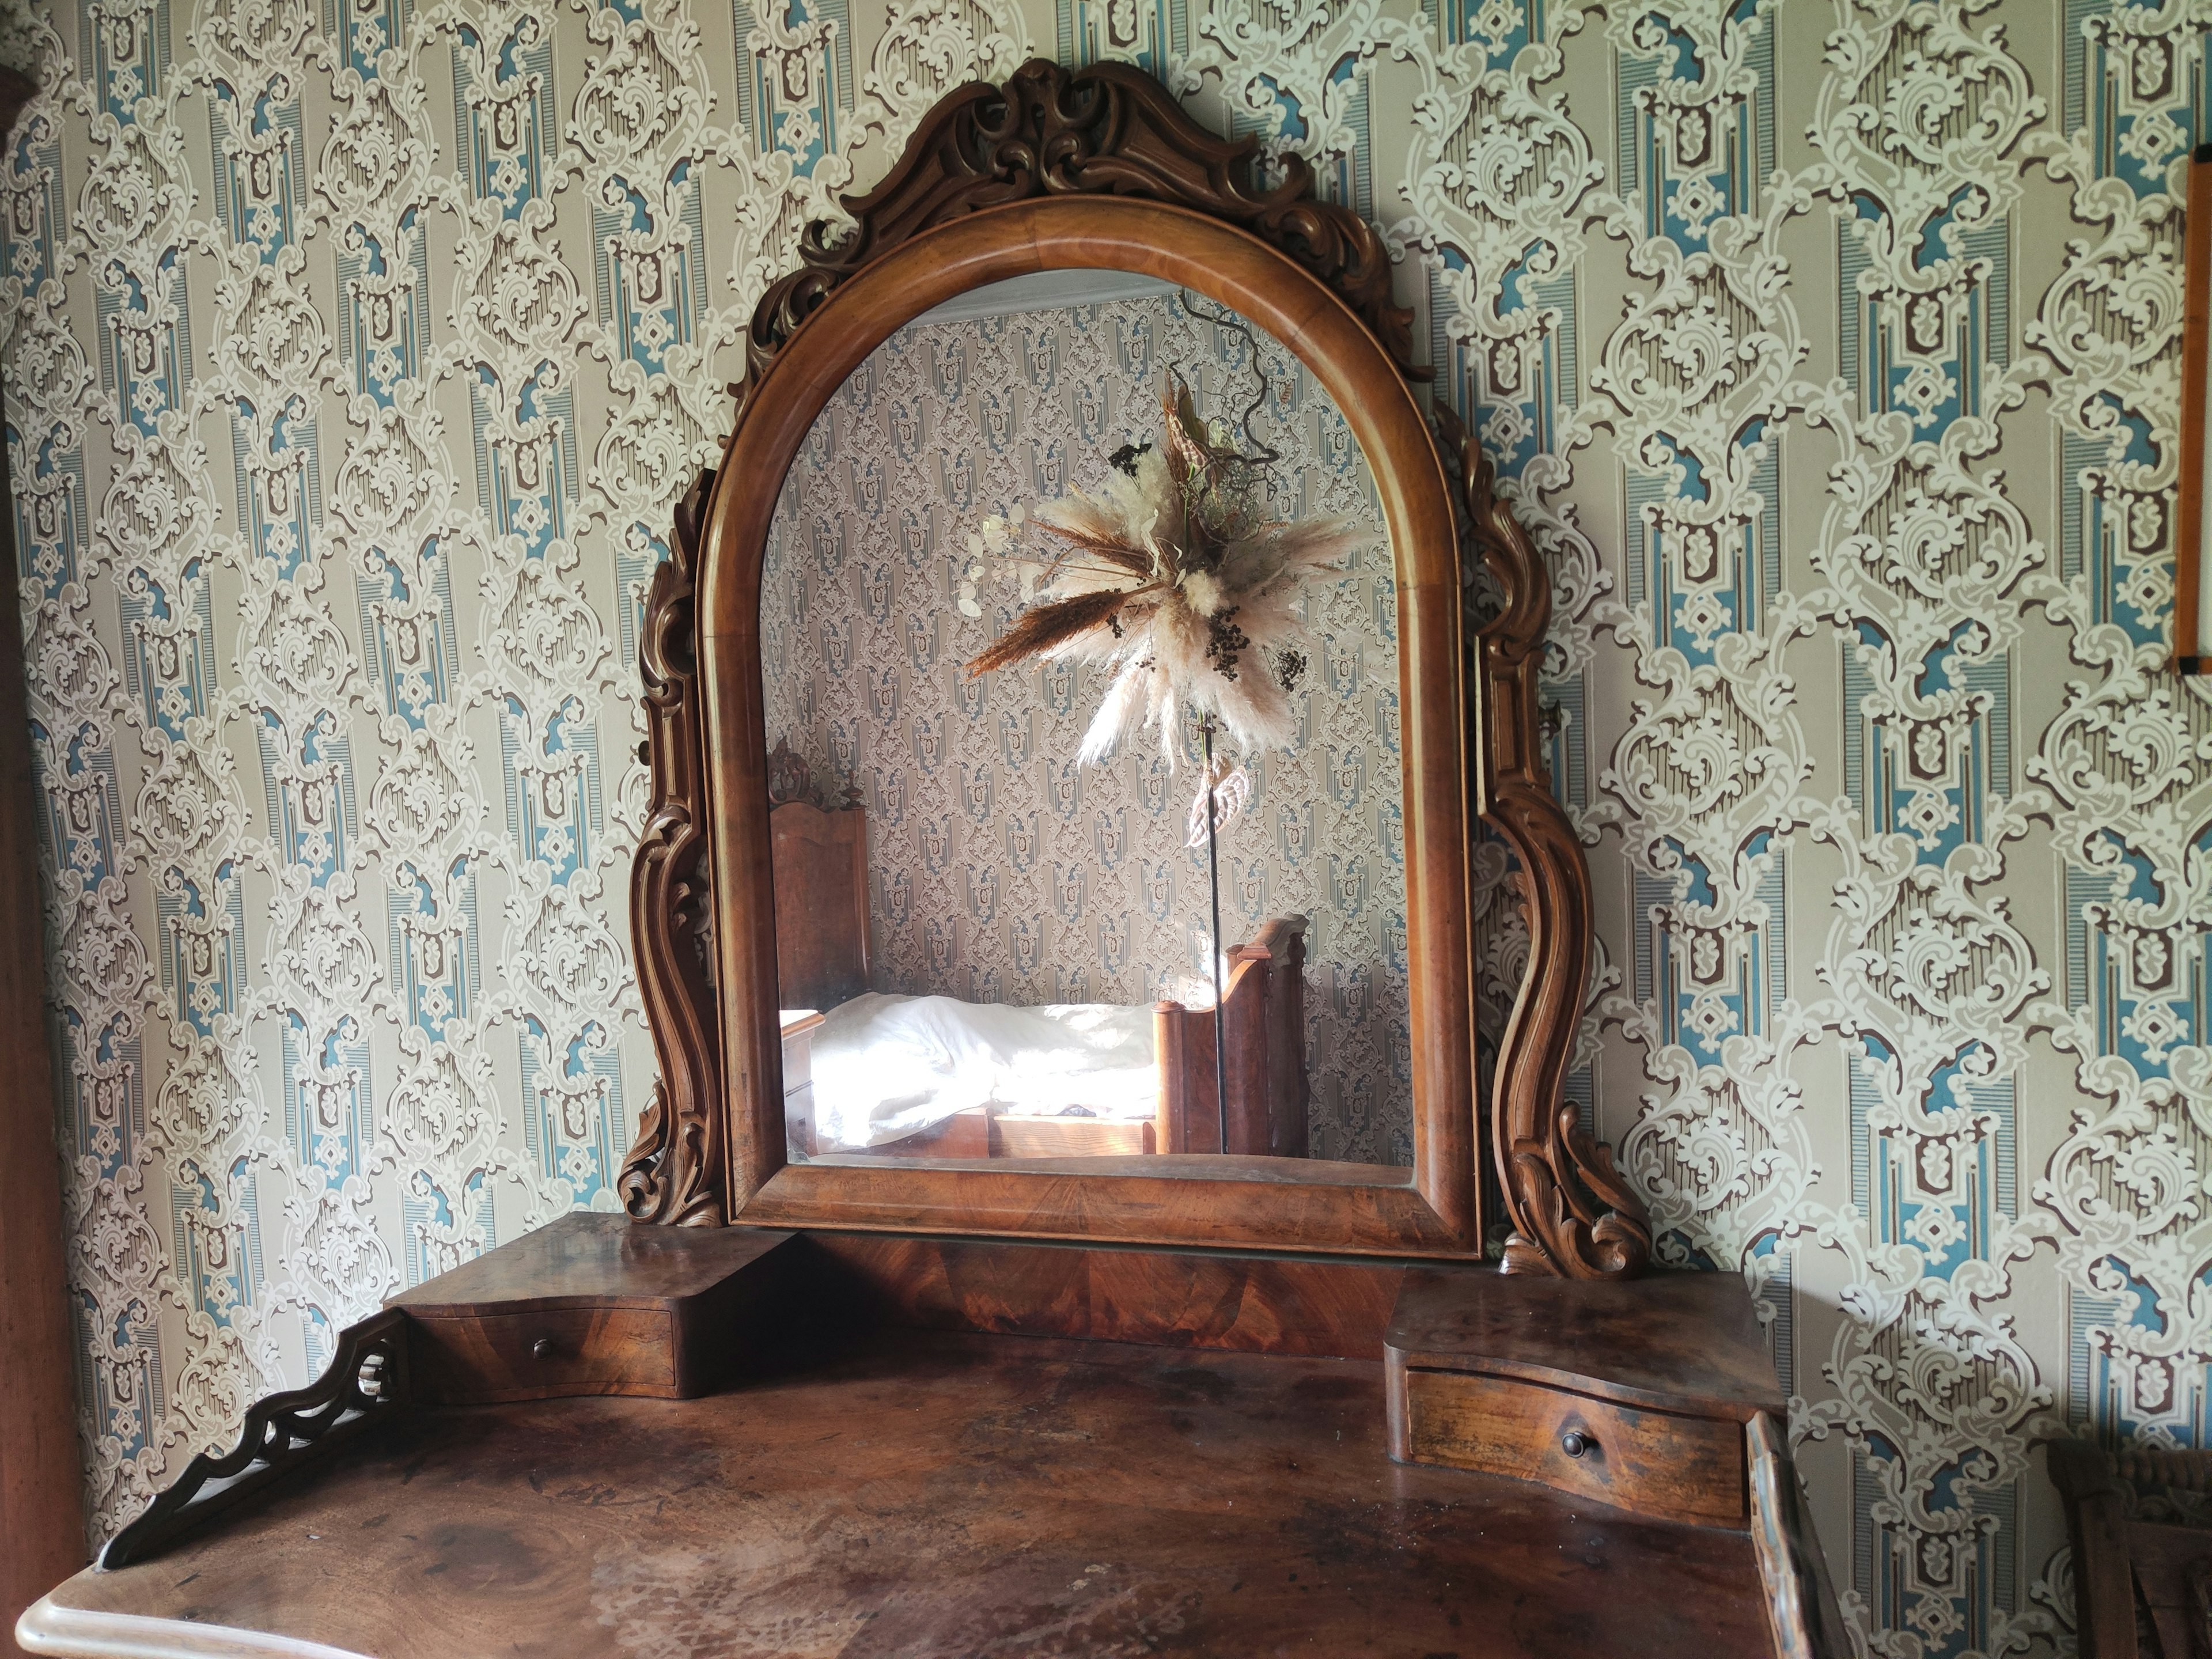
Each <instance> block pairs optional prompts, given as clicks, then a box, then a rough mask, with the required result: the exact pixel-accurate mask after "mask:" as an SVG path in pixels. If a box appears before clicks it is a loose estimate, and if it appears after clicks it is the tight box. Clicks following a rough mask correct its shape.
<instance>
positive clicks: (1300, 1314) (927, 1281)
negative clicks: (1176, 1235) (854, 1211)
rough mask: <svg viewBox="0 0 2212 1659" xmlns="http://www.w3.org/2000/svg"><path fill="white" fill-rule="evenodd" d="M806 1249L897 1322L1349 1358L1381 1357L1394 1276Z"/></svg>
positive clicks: (899, 1241)
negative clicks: (816, 1255) (821, 1259)
mask: <svg viewBox="0 0 2212 1659" xmlns="http://www.w3.org/2000/svg"><path fill="white" fill-rule="evenodd" d="M806 1248H807V1249H808V1250H809V1251H810V1252H814V1253H818V1254H819V1255H821V1256H822V1257H823V1260H824V1261H825V1263H826V1264H827V1265H828V1267H829V1269H830V1270H831V1273H830V1284H831V1285H836V1284H838V1283H839V1282H840V1281H842V1285H843V1286H844V1287H845V1289H846V1291H847V1293H848V1294H853V1293H857V1294H859V1295H860V1296H861V1297H864V1298H866V1301H867V1302H868V1303H869V1304H872V1306H873V1307H874V1309H875V1310H876V1311H877V1313H878V1316H879V1317H881V1318H885V1319H888V1320H890V1321H891V1322H895V1323H900V1324H906V1325H913V1326H917V1327H921V1328H927V1329H933V1330H960V1331H1000V1332H1006V1333H1019V1334H1026V1335H1031V1336H1066V1337H1078V1338H1090V1339H1102V1340H1110V1341H1117V1342H1144V1343H1152V1344H1156V1345H1158V1346H1166V1347H1190V1348H1223V1349H1230V1350H1236V1351H1242V1352H1253V1353H1290V1354H1307V1355H1321V1356H1327V1357H1330V1358H1346V1359H1379V1358H1382V1356H1383V1327H1384V1326H1385V1324H1386V1323H1387V1322H1389V1316H1390V1309H1391V1305H1392V1304H1393V1302H1394V1300H1395V1297H1396V1296H1397V1293H1398V1285H1399V1281H1400V1280H1401V1279H1402V1278H1403V1277H1404V1274H1405V1269H1404V1268H1403V1267H1400V1266H1398V1265H1397V1264H1395V1263H1392V1262H1380V1261H1378V1262H1364V1261H1315V1260H1311V1259H1304V1258H1298V1257H1281V1256H1276V1257H1267V1256H1249V1255H1218V1254H1212V1253H1207V1254H1200V1253H1198V1252H1180V1251H1168V1250H1119V1249H1080V1248H1076V1247H1071V1246H1065V1245H1052V1244H1018V1243H1003V1242H999V1241H991V1242H982V1241H976V1240H967V1239H948V1238H895V1237H884V1236H882V1235H880V1234H873V1233H829V1232H818V1233H810V1234H808V1235H807V1236H806ZM835 1294H836V1290H835V1289H834V1288H827V1287H825V1295H829V1296H834V1295H835Z"/></svg>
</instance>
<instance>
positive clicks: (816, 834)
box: [768, 800, 868, 1009]
mask: <svg viewBox="0 0 2212 1659" xmlns="http://www.w3.org/2000/svg"><path fill="white" fill-rule="evenodd" d="M768 833H769V851H770V853H771V854H772V856H773V859H774V863H775V972H776V980H777V985H778V995H777V1000H779V1001H780V1002H781V1004H782V1006H784V1007H786V1008H815V1009H827V1008H835V1007H836V1006H838V1004H840V1003H842V1002H849V1001H851V1000H852V999H854V997H856V996H858V995H860V993H861V992H863V991H865V990H866V989H867V988H868V818H867V814H866V813H865V812H862V811H859V810H858V809H857V808H848V809H845V810H842V811H833V812H825V811H822V810H821V808H819V807H817V806H813V805H809V804H808V803H807V802H805V801H797V800H795V801H786V802H784V803H783V804H782V805H779V806H775V807H773V808H771V809H770V810H769V815H768Z"/></svg>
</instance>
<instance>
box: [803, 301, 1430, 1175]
mask: <svg viewBox="0 0 2212 1659" xmlns="http://www.w3.org/2000/svg"><path fill="white" fill-rule="evenodd" d="M1200 309H1201V310H1202V311H1203V310H1206V307H1200ZM1256 343H1257V352H1256V356H1257V358H1258V362H1257V364H1256V369H1257V374H1258V375H1259V376H1260V377H1261V378H1263V379H1264V381H1265V387H1264V391H1265V392H1266V393H1267V396H1266V400H1265V403H1264V405H1263V406H1262V407H1261V408H1260V409H1258V410H1254V411H1253V412H1252V418H1251V422H1250V425H1249V431H1250V433H1251V435H1252V441H1256V442H1257V443H1259V444H1261V445H1265V446H1266V447H1268V448H1270V449H1273V450H1275V451H1277V452H1279V454H1280V457H1281V459H1280V460H1279V462H1277V463H1276V464H1275V465H1274V466H1273V469H1272V471H1273V474H1274V479H1273V488H1274V493H1273V495H1272V496H1271V498H1270V499H1271V501H1272V503H1273V511H1274V512H1275V513H1279V514H1280V515H1281V516H1283V517H1285V518H1294V519H1300V520H1306V519H1312V518H1317V517H1321V516H1324V515H1342V516H1344V517H1347V518H1351V519H1352V520H1356V521H1359V522H1362V523H1364V525H1366V526H1368V527H1369V528H1370V531H1371V533H1372V535H1373V537H1374V543H1373V544H1372V546H1371V547H1370V548H1368V549H1366V550H1362V551H1359V552H1358V553H1355V554H1353V555H1352V556H1350V557H1349V558H1348V559H1347V560H1346V562H1345V563H1344V564H1343V565H1342V566H1341V567H1340V569H1341V573H1342V574H1341V575H1340V577H1339V578H1338V579H1336V580H1323V581H1321V582H1315V583H1309V584H1308V585H1307V588H1306V592H1305V596H1304V614H1305V617H1306V619H1307V624H1308V627H1309V629H1310V630H1311V633H1312V635H1313V638H1314V640H1315V641H1316V648H1315V649H1314V650H1313V651H1311V652H1310V653H1309V657H1310V661H1309V667H1308V671H1307V673H1306V674H1305V675H1304V676H1303V677H1302V678H1301V679H1300V682H1299V684H1298V687H1297V690H1295V691H1293V693H1292V694H1291V696H1292V702H1293V705H1294V706H1295V707H1296V708H1297V709H1298V710H1299V716H1300V717H1299V727H1300V729H1299V731H1298V733H1297V738H1295V740H1294V741H1293V743H1292V744H1291V746H1290V748H1289V749H1288V750H1272V751H1270V752H1268V753H1267V754H1264V755H1257V756H1253V757H1248V758H1246V759H1245V761H1244V763H1243V764H1244V769H1245V773H1246V775H1247V776H1248V777H1249V779H1251V780H1252V789H1251V793H1250V800H1249V805H1248V806H1247V808H1246V810H1245V811H1243V813H1242V814H1241V815H1240V816H1239V817H1237V818H1235V819H1233V820H1231V822H1230V823H1227V824H1225V826H1223V828H1222V829H1221V832H1220V835H1219V843H1220V846H1219V860H1220V875H1221V901H1222V903H1221V916H1222V937H1223V939H1225V941H1226V942H1227V943H1228V944H1229V945H1237V944H1240V943H1242V942H1243V940H1245V939H1249V938H1251V937H1252V936H1253V935H1254V934H1255V933H1258V932H1259V930H1260V928H1261V925H1262V924H1263V923H1265V922H1266V921H1267V920H1268V919H1269V918H1270V917H1273V916H1281V915H1304V916H1305V917H1307V918H1308V920H1309V921H1310V924H1311V925H1310V930H1309V932H1308V933H1307V935H1306V948H1307V963H1306V969H1305V981H1306V1030H1305V1033H1304V1036H1305V1048H1306V1063H1307V1077H1308V1080H1309V1083H1310V1086H1311V1088H1312V1091H1313V1093H1312V1098H1311V1101H1310V1108H1309V1120H1308V1121H1309V1124H1310V1130H1311V1139H1310V1146H1311V1149H1312V1152H1313V1155H1314V1156H1315V1157H1316V1158H1344V1159H1347V1160H1350V1161H1352V1162H1355V1163H1370V1164H1411V1163H1412V1162H1413V1030H1412V1026H1411V1024H1410V1023H1409V1017H1408V1014H1407V997H1408V980H1407V957H1406V865H1405V814H1404V811H1403V798H1404V779H1403V772H1402V762H1401V757H1400V754H1399V748H1398V645H1397V603H1398V596H1397V587H1396V584H1395V581H1394V580H1392V577H1391V567H1390V553H1389V540H1388V538H1386V537H1385V536H1384V535H1383V526H1382V521H1381V516H1380V513H1379V511H1378V509H1377V507H1376V501H1375V494H1374V479H1373V476H1372V475H1371V474H1370V472H1369V471H1368V469H1367V466H1366V465H1365V463H1364V460H1363V459H1362V457H1361V455H1360V453H1359V447H1358V442H1357V441H1355V440H1354V439H1353V438H1352V430H1351V428H1350V427H1349V426H1348V425H1347V424H1346V422H1345V419H1344V416H1343V415H1342V414H1341V413H1340V412H1339V410H1337V408H1336V406H1335V404H1334V402H1333V401H1332V400H1331V399H1330V398H1329V396H1328V392H1326V391H1325V390H1323V388H1322V386H1320V384H1319V383H1318V382H1316V380H1314V379H1313V377H1312V376H1311V375H1310V374H1307V373H1306V372H1305V370H1304V368H1303V367H1302V366H1301V365H1300V364H1299V363H1298V362H1297V359H1296V358H1295V357H1293V356H1291V355H1290V353H1289V352H1288V351H1286V350H1285V349H1284V348H1283V347H1282V346H1281V344H1280V343H1278V342H1276V341H1274V340H1273V339H1266V340H1261V341H1257V342H1256ZM1254 356H1255V350H1254V342H1248V339H1247V337H1246V335H1245V334H1244V333H1243V332H1241V331H1239V330H1238V329H1237V328H1235V327H1231V326H1227V325H1223V324H1222V323H1220V322H1218V321H1215V320H1212V319H1211V318H1210V317H1194V316H1193V315H1192V314H1191V313H1190V312H1189V311H1188V309H1187V308H1186V307H1185V306H1184V305H1183V304H1182V301H1180V300H1179V299H1178V298H1176V296H1175V295H1172V294H1158V295H1149V296H1146V297H1142V298H1135V297H1132V298H1120V299H1111V300H1107V301H1103V302H1102V303H1091V304H1085V305H1079V306H1060V307H1054V308H1051V309H1047V310H1042V311H1034V312H1025V313H1014V314H1012V315H1008V316H1000V317H989V318H983V319H968V320H944V321H936V320H929V319H925V320H923V321H921V322H918V323H915V324H914V325H910V326H908V327H907V328H903V329H901V330H900V331H898V332H897V333H896V334H895V335H893V336H892V337H890V339H888V340H886V341H885V342H884V343H883V344H882V345H881V346H879V347H878V348H877V349H876V350H875V351H874V352H873V353H872V354H871V355H870V356H869V358H868V361H867V362H865V363H863V364H862V365H861V366H860V368H859V369H857V370H856V371H854V374H853V375H852V377H851V378H850V379H849V380H847V381H846V383H845V384H844V386H842V387H841V388H839V390H838V392H837V394H836V397H835V398H832V399H831V400H830V403H829V407H828V408H827V409H825V410H823V412H822V414H821V415H820V416H817V419H816V421H815V423H814V428H813V430H812V431H811V433H809V435H808V436H807V441H806V444H805V447H803V448H802V449H801V450H800V452H799V459H797V460H796V461H794V462H793V465H792V470H791V473H790V476H789V477H787V478H786V479H785V481H784V486H783V493H782V495H781V498H780V499H779V500H778V502H777V505H776V513H775V520H774V522H773V524H772V525H771V526H770V529H769V546H768V553H767V556H766V559H765V561H764V564H763V570H762V573H761V586H762V605H761V630H762V653H761V655H762V696H763V705H764V707H765V708H766V709H767V717H768V726H767V732H766V734H765V735H766V738H767V740H768V742H769V745H770V746H771V747H773V746H774V745H775V744H776V743H777V742H778V741H779V740H782V741H786V742H788V743H789V744H791V746H792V748H793V750H795V751H796V752H798V753H799V755H800V756H801V757H804V758H805V760H806V761H807V763H808V765H809V769H810V770H811V775H812V777H813V779H814V781H815V783H816V786H817V788H818V789H820V790H822V791H823V792H824V793H827V794H829V795H831V796H833V797H834V796H835V795H836V793H838V792H839V791H841V790H842V789H844V788H846V787H852V788H855V789H857V790H858V791H859V792H860V799H861V802H862V804H863V805H864V807H865V809H866V813H867V821H868V854H869V870H870V874H871V877H872V883H871V887H870V901H871V907H872V912H873V918H872V920H873V926H872V938H873V940H874V951H875V954H874V961H873V976H874V979H875V988H876V989H878V990H879V991H896V992H903V993H906V994H909V995H921V996H927V995H942V996H953V997H959V998H962V999H963V1000H968V1001H971V1002H1009V1003H1042V1002H1116V1003H1123V1004H1146V1003H1151V1002H1155V1001H1158V1000H1160V999H1162V998H1168V999H1172V1000H1182V1001H1187V1002H1189V1003H1191V1004H1192V1005H1193V1006H1197V1005H1198V1003H1199V1002H1200V1001H1201V1000H1202V1001H1204V1002H1205V1003H1206V1006H1211V998H1212V990H1211V987H1210V986H1209V985H1208V984H1207V982H1206V975H1207V971H1208V970H1207V966H1206V939H1207V936H1208V935H1209V934H1210V933H1211V932H1212V916H1211V902H1210V901H1211V892H1212V890H1211V887H1210V885H1209V884H1208V881H1207V877H1206V852H1205V848H1204V844H1203V842H1201V843H1200V845H1199V846H1198V847H1196V848H1193V847H1191V846H1189V845H1188V829H1189V822H1188V820H1189V815H1190V809H1191V806H1192V803H1193V798H1194V792H1195V791H1196V789H1197V787H1198V783H1197V780H1198V778H1199V777H1200V775H1201V767H1202V764H1203V750H1202V749H1201V747H1200V738H1199V736H1198V733H1197V729H1196V727H1195V726H1194V725H1193V724H1191V723H1190V722H1188V721H1186V722H1185V726H1184V728H1183V729H1182V731H1181V732H1178V733H1177V740H1176V744H1175V745H1174V750H1173V752H1172V753H1170V750H1169V749H1168V748H1167V746H1165V745H1163V744H1159V743H1158V742H1156V741H1152V740H1151V739H1149V738H1148V739H1146V740H1145V741H1143V742H1140V743H1138V744H1130V745H1127V746H1125V748H1124V750H1123V751H1122V752H1121V753H1120V754H1118V755H1116V756H1115V757H1112V758H1111V759H1109V761H1107V762H1105V763H1103V764H1099V765H1095V766H1079V765H1078V764H1077V763H1076V753H1077V750H1079V748H1080V747H1081V746H1082V743H1083V733H1084V731H1085V728H1086V727H1087V726H1089V725H1090V723H1091V716H1092V714H1094V713H1095V712H1096V711H1097V706H1098V701H1099V698H1100V696H1101V695H1102V693H1103V690H1104V685H1105V679H1104V677H1103V676H1099V675H1094V674H1093V673H1091V671H1086V670H1083V669H1079V668H1078V667H1077V666H1076V665H1073V664H1072V663H1065V662H1063V663H1053V664H1048V665H1034V666H1030V667H1026V668H1022V669H1009V670H1006V671H1000V672H998V673H994V674H987V675H982V676H979V677H977V678H972V679H971V678H969V676H968V675H967V674H966V673H965V672H964V671H963V664H965V663H966V662H968V661H969V659H972V658H974V657H975V655H976V654H977V653H979V652H981V650H982V649H983V648H984V647H986V646H987V645H988V644H989V643H990V642H991V641H993V640H994V639H995V638H997V637H998V636H999V635H1000V634H1001V633H1002V632H1003V631H1004V630H1005V629H1006V625H1007V623H1009V622H1011V621H1012V618H1013V617H1014V616H1015V615H1017V614H1018V611H1019V609H1020V606H1021V603H1022V599H1021V590H1020V586H1019V584H1018V580H1016V574H1015V571H1014V569H1013V568H1012V567H1011V566H1010V565H1009V564H1008V562H1006V561H1005V560H1003V559H1000V558H999V557H997V556H988V557H986V558H984V559H981V560H979V559H977V558H975V556H974V555H973V554H972V553H971V551H970V544H971V541H972V540H973V539H974V538H975V537H976V535H977V532H978V528H979V526H980V525H981V520H983V518H984V517H985V516H986V515H987V514H990V513H1006V512H1009V511H1011V510H1012V509H1014V508H1016V507H1034V506H1036V505H1037V504H1039V503H1041V502H1044V501H1053V500H1055V499H1057V498H1059V497H1060V496H1062V495H1066V494H1067V493H1068V491H1069V490H1071V489H1084V490H1089V491H1093V492H1095V491H1097V489H1098V488H1099V485H1100V483H1101V482H1102V481H1103V479H1104V478H1105V477H1107V476H1108V472H1107V469H1108V466H1109V460H1108V457H1109V455H1111V454H1112V453H1114V452H1115V451H1116V450H1118V449H1119V448H1121V446H1122V445H1124V444H1129V443H1157V442H1158V441H1160V439H1161V435H1160V410H1159V397H1160V392H1161V389H1162V387H1163V386H1164V384H1165V381H1166V376H1167V374H1168V373H1169V372H1170V370H1172V371H1174V372H1176V373H1177V374H1181V375H1182V376H1183V377H1184V378H1185V379H1186V380H1187V381H1188V384H1189V385H1190V386H1191V388H1192V391H1193V393H1194V397H1195V398H1196V399H1197V403H1198V407H1199V408H1200V410H1202V411H1203V412H1204V413H1205V414H1206V415H1207V416H1209V417H1214V418H1219V419H1224V420H1240V419H1241V418H1242V416H1243V414H1244V412H1245V411H1246V410H1248V409H1249V407H1250V405H1251V404H1253V403H1254V401H1255V398H1258V397H1260V396H1261V392H1262V390H1263V388H1262V386H1261V380H1260V379H1255V364H1254V362H1253V358H1254ZM1031 542H1032V544H1033V547H1032V550H1042V549H1043V548H1047V547H1049V546H1050V545H1051V544H1050V543H1049V542H1048V540H1047V539H1046V538H1043V537H1042V536H1033V537H1032V538H1031ZM971 571H973V572H975V573H977V574H976V577H975V578H974V579H969V573H970V572H971ZM970 586H972V588H973V598H972V599H971V600H970V603H971V604H973V605H975V610H976V611H977V613H978V614H977V615H976V616H975V617H972V618H971V617H965V616H963V614H962V611H961V609H960V606H959V599H960V596H961V594H962V593H963V591H965V590H966V589H968V588H969V587H970ZM1245 671H1247V672H1249V671H1251V670H1250V668H1249V666H1248V667H1247V669H1246V670H1245Z"/></svg>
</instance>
